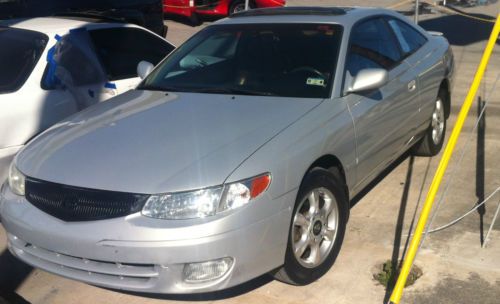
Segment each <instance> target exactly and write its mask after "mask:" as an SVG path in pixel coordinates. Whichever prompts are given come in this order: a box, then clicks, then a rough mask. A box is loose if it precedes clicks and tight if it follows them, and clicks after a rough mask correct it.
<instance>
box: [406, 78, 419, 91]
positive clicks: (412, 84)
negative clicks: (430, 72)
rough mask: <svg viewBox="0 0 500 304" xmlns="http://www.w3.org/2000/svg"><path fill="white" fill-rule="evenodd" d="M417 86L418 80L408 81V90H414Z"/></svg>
mask: <svg viewBox="0 0 500 304" xmlns="http://www.w3.org/2000/svg"><path fill="white" fill-rule="evenodd" d="M416 88H417V82H416V81H415V80H412V81H410V82H408V91H409V92H413V91H415V89H416Z"/></svg>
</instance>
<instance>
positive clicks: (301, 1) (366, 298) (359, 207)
mask: <svg viewBox="0 0 500 304" xmlns="http://www.w3.org/2000/svg"><path fill="white" fill-rule="evenodd" d="M369 2H370V5H371V6H384V7H389V6H394V5H396V4H398V3H399V2H400V1H383V0H372V1H369ZM364 3H366V1H328V0H323V1H321V0H307V1H306V0H288V5H290V6H292V5H333V4H335V5H360V4H364ZM397 9H398V10H402V11H405V10H410V9H411V5H401V6H398V7H397ZM464 10H465V11H466V12H468V13H470V14H473V15H474V16H476V17H480V18H491V17H494V16H496V14H497V13H498V12H499V10H500V3H499V2H496V3H493V4H488V5H486V6H479V7H473V8H464ZM423 13H424V14H423V15H422V16H421V25H422V26H423V27H424V28H426V29H428V30H434V31H441V32H443V33H444V34H445V36H446V37H448V39H449V40H450V43H451V44H452V47H453V51H454V54H455V63H456V67H457V71H456V73H455V75H456V78H455V83H454V87H453V89H452V91H453V95H452V113H451V117H450V120H449V121H448V126H449V127H448V134H449V132H450V131H451V127H452V126H453V124H454V121H455V119H456V114H457V113H458V111H459V109H460V105H461V104H462V102H463V100H464V98H465V95H466V93H467V92H468V88H469V85H470V83H471V81H472V78H473V75H474V72H475V70H476V67H477V65H478V63H479V60H480V58H481V55H482V51H483V49H484V46H485V43H486V40H487V39H488V35H489V32H490V30H491V28H492V23H487V22H484V21H480V20H476V19H471V18H465V17H460V16H456V15H449V14H443V13H440V12H438V11H429V10H425V11H424V12H423ZM210 22H211V21H205V22H204V23H203V24H202V25H201V26H198V27H192V26H190V25H188V24H186V23H187V21H185V23H183V22H182V19H180V20H176V21H172V20H167V21H166V23H167V24H168V26H169V33H168V36H167V38H168V40H170V41H171V42H173V43H174V44H176V45H179V44H180V43H182V42H183V41H185V40H186V39H187V38H189V37H190V36H191V35H192V34H193V33H195V32H196V31H198V30H200V29H201V28H203V27H204V26H207V25H208V24H210ZM499 47H500V43H497V47H496V50H495V53H494V54H493V57H492V60H491V61H490V64H489V66H488V70H487V72H486V75H485V78H484V80H483V84H482V86H481V89H480V91H479V95H480V96H481V98H482V99H486V101H487V102H488V108H487V110H486V116H485V117H486V118H485V123H484V124H482V125H481V127H480V128H478V129H477V130H474V131H473V130H472V129H473V127H474V124H475V121H476V117H477V111H476V108H477V107H476V106H474V107H473V108H472V110H471V113H470V115H469V118H468V120H467V122H466V125H465V127H464V132H463V134H462V136H461V137H460V139H459V142H458V145H457V151H456V152H455V154H454V157H453V158H452V160H451V163H450V168H449V170H448V173H447V174H446V177H445V180H444V185H446V183H447V182H448V181H450V180H451V183H450V190H449V191H448V192H447V194H446V196H445V197H444V201H443V204H442V207H441V208H440V212H439V214H438V215H437V217H436V219H435V222H434V224H433V227H437V226H441V225H443V224H446V223H448V222H449V221H451V220H453V219H455V218H456V217H458V216H460V215H462V214H463V213H465V212H466V211H468V210H469V209H470V208H472V207H473V206H474V205H475V204H476V203H477V202H478V201H481V200H482V199H483V198H484V197H486V196H488V195H489V194H490V193H492V192H493V191H494V190H495V189H497V188H498V187H499V185H500V174H499V172H498V168H499V167H500V155H498V151H500V136H499V134H500V124H498V121H499V116H500V94H498V93H499V92H500V84H498V85H497V86H496V88H494V85H495V82H496V80H498V77H499V72H500V59H499V58H500V48H499ZM463 147H465V149H466V150H465V154H464V158H463V160H462V161H461V162H460V163H458V161H459V158H460V154H461V151H462V149H463ZM438 162H439V156H438V157H434V158H431V159H429V158H419V157H416V158H413V157H406V158H402V159H401V161H400V162H399V163H398V164H396V165H395V166H394V168H393V170H392V171H391V172H389V173H388V174H387V175H386V176H385V177H384V178H382V179H381V181H380V183H378V184H377V185H375V186H374V187H373V189H371V191H369V192H368V193H367V194H366V195H365V196H364V197H362V198H360V199H359V200H358V201H357V202H356V204H355V205H354V207H353V208H352V209H351V215H350V220H349V223H348V230H347V232H346V236H345V240H344V244H343V247H342V250H341V252H340V255H339V257H338V259H337V261H336V263H335V265H334V266H333V267H332V269H331V270H330V271H329V272H328V273H327V274H326V275H325V276H324V277H322V278H321V279H320V280H318V281H317V282H315V283H313V284H311V285H308V286H303V287H295V286H289V285H286V284H283V283H280V282H278V281H274V280H272V279H270V278H269V277H267V276H263V277H260V278H257V279H255V280H253V281H251V282H249V283H247V284H244V285H242V286H239V287H237V288H233V289H231V290H228V291H224V292H220V293H216V294H200V295H190V296H173V295H135V294H129V293H124V292H119V291H112V290H107V289H103V288H98V287H94V286H90V285H86V284H83V283H79V282H76V281H72V280H68V279H65V278H61V277H58V276H55V275H52V274H49V273H47V272H44V271H41V270H36V269H32V268H30V267H29V266H26V265H24V264H22V263H21V262H19V261H17V260H16V259H14V258H13V257H12V256H11V255H10V254H9V253H8V250H7V249H6V235H5V232H4V230H3V228H0V304H1V303H3V302H2V301H4V302H6V303H40V304H42V303H130V304H133V303H178V302H185V303H190V302H200V301H202V303H224V304H225V303H383V302H384V300H387V297H388V294H387V293H386V291H385V288H384V287H383V286H381V285H380V284H378V283H377V282H376V281H375V280H374V279H373V274H374V272H376V271H377V265H379V264H380V263H382V262H384V261H386V260H391V259H395V257H401V255H402V254H403V253H404V250H405V248H406V242H407V239H408V234H409V231H410V227H413V226H414V223H415V222H416V220H417V219H418V214H419V210H420V209H419V208H421V206H422V204H423V201H424V199H425V195H426V191H427V189H428V187H429V184H430V182H431V180H432V177H433V174H434V172H435V170H436V167H437V164H438ZM455 168H456V169H455ZM451 171H454V174H453V175H452V174H450V172H451ZM442 188H444V187H442ZM442 192H443V191H441V193H442ZM438 198H440V195H439V194H438ZM499 202H500V195H499V194H497V195H495V196H494V197H493V198H492V200H491V201H490V202H489V203H488V204H487V205H486V207H485V208H484V209H482V210H481V209H480V212H474V213H473V214H471V215H470V216H468V217H466V218H465V219H464V220H462V221H461V222H459V223H458V224H456V225H454V226H452V227H451V228H449V229H446V230H444V231H442V232H437V233H435V234H431V235H430V236H429V237H428V238H427V239H426V242H425V244H424V245H423V247H422V250H421V251H420V253H419V255H418V257H417V259H416V264H417V265H418V266H419V267H420V268H421V269H422V271H423V276H422V277H421V278H420V279H418V280H417V281H416V283H415V284H414V285H412V286H410V287H408V288H406V289H405V294H404V296H403V301H402V302H404V303H498V301H499V300H498V299H500V261H499V260H498V258H499V257H500V220H499V221H498V222H497V223H496V224H495V226H494V229H493V231H492V234H491V236H490V240H489V242H488V244H487V246H486V248H481V242H482V241H484V240H483V239H484V237H485V235H486V232H487V230H488V227H489V224H490V223H491V221H492V218H493V215H494V213H495V209H496V206H497V204H498V203H499ZM414 221H415V222H414Z"/></svg>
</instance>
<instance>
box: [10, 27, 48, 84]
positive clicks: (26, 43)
mask: <svg viewBox="0 0 500 304" xmlns="http://www.w3.org/2000/svg"><path fill="white" fill-rule="evenodd" d="M48 40H49V38H48V37H47V36H46V35H44V34H42V33H38V32H34V31H28V30H21V29H13V28H0V93H9V92H15V91H17V90H18V89H20V88H21V87H22V86H23V84H24V82H25V81H26V80H27V79H28V77H29V76H30V74H31V72H32V71H33V69H34V67H35V65H36V64H37V62H38V60H39V59H40V56H41V55H42V53H43V51H44V49H45V46H46V45H47V42H48Z"/></svg>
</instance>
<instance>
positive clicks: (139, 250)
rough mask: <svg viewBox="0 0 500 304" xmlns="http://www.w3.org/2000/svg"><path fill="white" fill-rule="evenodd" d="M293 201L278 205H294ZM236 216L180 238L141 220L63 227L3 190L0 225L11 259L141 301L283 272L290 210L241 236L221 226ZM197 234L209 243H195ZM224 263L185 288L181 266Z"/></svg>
mask: <svg viewBox="0 0 500 304" xmlns="http://www.w3.org/2000/svg"><path fill="white" fill-rule="evenodd" d="M292 195H294V194H292V193H291V194H290V195H285V196H283V197H281V198H280V199H279V200H287V199H292V201H293V197H292ZM2 197H3V198H2ZM276 203H281V202H276ZM242 211H245V210H242ZM235 215H236V213H235V214H231V215H228V216H226V217H224V218H220V219H216V220H213V221H211V222H207V223H205V224H201V225H198V226H192V227H183V228H182V229H183V230H182V234H181V235H179V234H178V233H177V232H178V231H180V230H179V229H181V228H163V227H162V224H163V223H164V221H162V220H153V219H147V218H145V217H143V216H141V215H140V214H133V215H130V216H127V217H123V218H117V219H111V220H101V221H92V222H71V223H68V222H63V221H61V220H59V219H56V218H54V217H52V216H50V215H48V214H45V213H44V212H42V211H40V210H38V209H37V208H35V207H34V206H32V205H31V204H30V203H29V202H27V201H26V200H25V199H24V198H22V197H19V196H16V195H14V194H13V193H11V192H10V189H9V187H4V189H3V191H2V195H0V217H1V221H2V224H3V225H4V227H5V229H6V230H7V235H8V247H9V250H10V251H11V252H12V253H13V254H14V255H15V256H16V257H18V258H19V259H21V260H22V261H24V262H26V263H28V264H30V265H32V266H35V267H38V268H41V269H44V270H46V271H48V272H52V273H55V274H58V275H61V276H64V277H68V278H71V279H75V280H78V281H83V282H86V283H89V284H93V285H98V286H103V287H108V288H113V289H124V290H130V291H136V292H146V293H196V292H209V291H216V290H221V289H225V288H229V287H231V286H235V285H237V284H240V283H243V282H246V281H248V280H250V279H252V278H255V277H257V276H259V275H262V274H264V273H266V272H268V271H270V270H272V269H274V268H276V267H279V266H280V265H282V264H283V261H284V256H285V249H286V243H287V235H288V227H289V224H290V218H291V210H290V208H285V209H282V210H280V211H279V212H276V213H274V214H273V215H271V216H269V217H266V218H264V219H262V220H260V221H258V222H255V223H251V224H249V225H246V226H245V227H243V228H238V229H227V228H228V227H227V225H225V224H224V223H223V222H222V221H224V220H225V218H228V217H231V216H235ZM200 231H204V232H205V234H207V235H205V236H201V235H200ZM162 235H163V236H164V237H162ZM141 236H142V237H141ZM224 257H231V258H233V259H234V263H233V265H232V267H231V269H230V270H229V271H228V272H227V273H226V274H225V275H224V276H223V277H221V278H220V279H217V280H214V281H209V282H203V283H186V282H184V280H183V268H184V265H185V264H186V263H193V262H204V261H211V260H215V259H220V258H224Z"/></svg>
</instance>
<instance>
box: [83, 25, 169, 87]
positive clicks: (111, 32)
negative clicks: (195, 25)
mask: <svg viewBox="0 0 500 304" xmlns="http://www.w3.org/2000/svg"><path fill="white" fill-rule="evenodd" d="M90 37H91V39H92V41H93V43H94V46H95V49H96V53H97V55H98V57H99V60H100V61H101V63H102V65H103V67H104V69H105V70H106V73H107V76H108V79H109V80H120V79H125V78H132V77H137V65H138V64H139V62H141V61H142V60H145V61H148V62H151V63H152V64H153V65H157V64H158V63H159V62H160V61H161V60H162V59H163V58H164V57H165V56H167V55H168V54H169V53H170V52H171V51H172V50H173V49H174V46H172V45H171V44H169V43H168V42H166V41H165V40H163V39H161V38H159V37H157V36H155V35H153V34H151V33H148V32H146V31H144V30H141V29H138V28H126V27H122V28H107V29H99V30H92V31H90Z"/></svg>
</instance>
